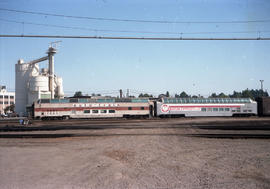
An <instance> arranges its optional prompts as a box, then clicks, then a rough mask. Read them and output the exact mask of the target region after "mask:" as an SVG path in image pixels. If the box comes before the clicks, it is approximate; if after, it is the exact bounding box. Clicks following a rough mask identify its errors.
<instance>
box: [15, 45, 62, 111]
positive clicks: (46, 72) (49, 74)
mask: <svg viewBox="0 0 270 189" xmlns="http://www.w3.org/2000/svg"><path fill="white" fill-rule="evenodd" d="M55 53H56V49H55V48H53V47H50V48H49V49H48V52H47V56H44V57H42V58H39V59H36V60H33V61H30V62H26V63H25V62H24V60H23V59H19V60H18V63H17V64H16V65H15V72H16V73H15V74H16V81H15V94H16V106H15V111H16V113H17V114H19V115H21V116H26V115H27V108H28V107H31V106H32V104H33V102H35V101H36V100H38V99H54V98H63V97H64V92H63V85H62V78H61V77H58V76H56V75H55V74H54V55H55ZM45 60H48V61H49V65H48V68H43V69H40V68H39V65H38V63H39V62H42V61H45Z"/></svg>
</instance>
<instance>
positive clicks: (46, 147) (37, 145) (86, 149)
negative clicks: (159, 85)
mask: <svg viewBox="0 0 270 189" xmlns="http://www.w3.org/2000/svg"><path fill="white" fill-rule="evenodd" d="M269 170H270V118H256V117H255V118H194V119H189V118H181V119H156V120H68V121H51V122H38V121H37V122H33V123H32V124H31V125H29V126H27V127H22V126H19V125H17V123H12V122H8V123H7V122H1V123H0V188H1V189H10V188H27V189H30V188H35V189H36V188H46V189H47V188H66V189H70V188H73V189H76V188H81V189H84V188H117V189H121V188H123V189H124V188H136V189H137V188H138V189H141V188H149V189H156V188H157V189H161V188H162V189H165V188H192V189H193V188H196V189H197V188H198V189H200V188H202V189H204V188H230V189H231V188H232V189H233V188H235V189H239V188H245V189H248V188H250V189H254V188H270V171H269Z"/></svg>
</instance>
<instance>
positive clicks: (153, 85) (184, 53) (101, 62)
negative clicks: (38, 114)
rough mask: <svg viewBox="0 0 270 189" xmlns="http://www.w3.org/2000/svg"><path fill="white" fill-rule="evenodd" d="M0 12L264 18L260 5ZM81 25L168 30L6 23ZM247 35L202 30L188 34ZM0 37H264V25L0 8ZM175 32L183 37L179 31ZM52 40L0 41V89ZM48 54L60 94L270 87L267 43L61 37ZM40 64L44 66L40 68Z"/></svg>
mask: <svg viewBox="0 0 270 189" xmlns="http://www.w3.org/2000/svg"><path fill="white" fill-rule="evenodd" d="M0 7H1V8H7V9H16V10H23V11H33V12H46V13H55V14H64V15H75V16H86V17H104V18H120V19H141V20H169V21H190V22H196V21H220V22H222V21H237V20H243V21H248V20H270V11H269V10H270V1H268V0H265V1H263V0H253V1H248V0H246V1H245V0H239V1H237V0H232V1H228V0H226V1H225V0H224V1H214V0H201V1H199V0H198V1H190V0H186V1H185V0H181V1H180V0H178V1H177V0H175V1H169V0H166V1H161V0H150V1H143V0H138V1H126V0H125V1H124V0H123V1H120V0H113V1H112V0H95V1H86V0H78V1H67V0H54V1H52V0H47V1H37V0H36V1H34V0H20V1H17V0H16V1H15V0H1V1H0ZM1 19H5V20H12V21H18V22H32V23H39V24H50V25H61V26H72V27H84V28H91V29H99V30H102V29H105V30H117V31H119V30H132V31H134V30H136V31H150V32H175V33H179V34H149V33H148V34H147V33H123V32H100V31H99V32H95V31H86V30H75V29H63V28H53V27H44V26H37V25H29V24H18V23H12V22H6V21H3V20H1ZM239 31H244V32H250V31H251V32H253V31H254V32H255V33H208V34H185V33H193V32H239ZM0 33H1V34H25V35H27V34H29V35H31V34H40V35H43V34H44V35H95V36H137V37H180V36H182V37H270V22H264V23H245V24H222V23H214V24H194V23H193V24H157V23H134V22H112V21H96V20H82V19H71V18H70V19H67V18H60V17H52V16H43V15H31V14H22V13H15V12H8V11H0ZM180 33H183V34H180ZM57 40H58V39H27V38H0V85H1V84H2V85H7V87H8V89H10V90H14V89H15V63H16V62H17V60H18V59H19V58H23V59H24V60H25V61H30V60H33V59H36V58H39V57H42V56H44V55H45V52H46V50H47V48H48V46H49V43H50V42H52V41H57ZM61 40H62V43H61V44H60V47H59V50H58V53H57V54H56V56H55V71H56V74H57V75H59V76H61V77H63V82H64V83H63V84H64V91H65V92H66V93H67V94H73V93H74V92H75V91H77V90H81V91H83V92H84V93H89V94H91V93H93V92H95V93H104V94H105V93H106V94H112V95H117V90H119V89H123V90H124V91H125V90H126V89H130V91H131V94H134V95H137V94H138V93H140V92H148V93H152V94H155V95H157V94H160V93H165V92H166V91H167V90H168V91H169V92H170V93H171V94H174V93H178V94H179V93H180V92H182V91H186V92H187V93H189V94H193V95H194V94H196V95H198V94H201V95H203V96H207V95H210V94H211V93H212V92H217V93H220V92H224V93H232V92H233V90H236V91H241V90H244V89H246V88H249V89H258V88H259V87H260V83H259V80H260V79H263V80H265V81H264V88H265V89H267V90H268V92H269V89H270V76H269V70H270V53H269V50H270V41H134V40H89V39H61ZM40 66H41V67H44V66H46V62H44V63H41V64H40Z"/></svg>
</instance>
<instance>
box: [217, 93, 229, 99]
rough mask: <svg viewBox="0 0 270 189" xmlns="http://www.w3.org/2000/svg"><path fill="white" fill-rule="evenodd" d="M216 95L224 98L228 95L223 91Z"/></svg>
mask: <svg viewBox="0 0 270 189" xmlns="http://www.w3.org/2000/svg"><path fill="white" fill-rule="evenodd" d="M218 97H219V98H226V97H228V96H227V95H225V94H224V93H219V95H218Z"/></svg>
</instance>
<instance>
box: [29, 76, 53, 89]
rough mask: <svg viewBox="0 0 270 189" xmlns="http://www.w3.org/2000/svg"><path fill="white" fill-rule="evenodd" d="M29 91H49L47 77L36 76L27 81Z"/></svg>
mask: <svg viewBox="0 0 270 189" xmlns="http://www.w3.org/2000/svg"><path fill="white" fill-rule="evenodd" d="M29 90H30V92H34V91H49V78H48V76H43V75H38V76H35V77H31V78H30V80H29Z"/></svg>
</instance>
